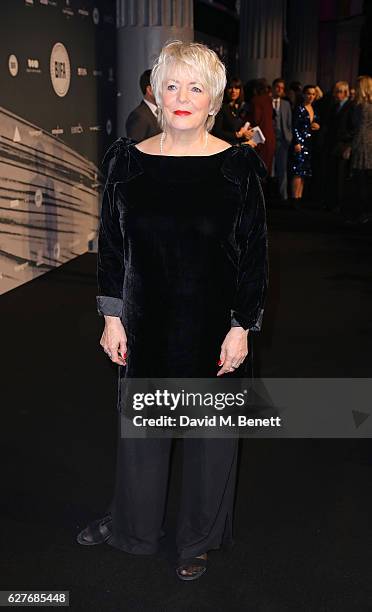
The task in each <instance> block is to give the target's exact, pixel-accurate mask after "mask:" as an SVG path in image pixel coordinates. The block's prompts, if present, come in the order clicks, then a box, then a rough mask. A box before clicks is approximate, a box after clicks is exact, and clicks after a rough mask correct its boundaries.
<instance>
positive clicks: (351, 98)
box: [349, 87, 355, 102]
mask: <svg viewBox="0 0 372 612" xmlns="http://www.w3.org/2000/svg"><path fill="white" fill-rule="evenodd" d="M349 97H350V100H351V101H352V102H354V100H355V87H350V96H349Z"/></svg>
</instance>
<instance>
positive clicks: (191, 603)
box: [0, 209, 372, 612]
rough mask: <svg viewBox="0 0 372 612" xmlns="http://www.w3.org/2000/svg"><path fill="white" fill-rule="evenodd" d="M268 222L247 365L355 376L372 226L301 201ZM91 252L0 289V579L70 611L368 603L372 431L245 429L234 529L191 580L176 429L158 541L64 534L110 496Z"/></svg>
mask: <svg viewBox="0 0 372 612" xmlns="http://www.w3.org/2000/svg"><path fill="white" fill-rule="evenodd" d="M269 228H270V281H271V282H270V292H269V299H268V303H267V308H266V314H265V320H264V328H263V331H262V332H261V334H259V335H257V336H256V338H255V344H254V349H255V363H256V371H255V373H256V375H258V374H260V375H261V376H268V377H369V376H370V375H371V366H372V360H371V357H372V342H371V340H372V315H371V313H372V282H371V280H372V235H371V230H370V229H369V228H368V227H362V228H346V227H344V226H343V224H342V223H341V221H340V219H339V218H338V217H336V216H335V215H332V214H330V213H325V212H323V211H317V210H310V209H308V210H303V211H301V212H295V211H290V210H280V209H271V210H270V211H269ZM95 265H96V258H95V256H94V255H92V254H86V255H83V256H81V257H79V258H77V259H76V260H74V261H72V262H69V263H67V264H65V265H64V266H62V267H60V268H59V269H57V270H55V271H52V272H50V273H48V274H46V275H44V276H42V277H40V278H38V279H36V280H34V281H32V282H30V283H28V284H26V285H24V286H21V287H19V288H17V289H15V290H13V291H10V292H9V293H7V294H5V295H3V296H1V297H0V316H1V321H2V346H3V355H4V362H3V368H2V373H3V380H2V394H1V400H2V401H1V404H2V424H1V433H2V436H1V467H2V470H1V472H2V487H1V493H2V495H1V519H0V520H1V524H0V529H1V566H0V589H3V590H5V589H14V590H17V591H19V590H22V591H24V590H25V589H28V590H43V591H45V590H69V591H70V598H71V609H72V610H74V611H80V610H82V611H85V612H90V611H95V612H101V611H102V612H106V611H107V612H118V611H127V610H128V611H132V610H149V611H150V610H151V611H175V612H178V611H183V610H185V611H186V610H188V611H190V610H191V611H194V610H195V611H199V610H200V611H207V610H208V611H209V610H216V611H230V610H239V611H240V610H246V611H249V612H286V611H294V612H300V611H304V612H344V611H345V612H348V611H350V612H354V611H355V612H367V611H368V610H372V583H371V576H372V560H371V550H372V546H371V544H372V542H371V527H372V522H371V516H372V482H371V480H372V460H371V455H372V449H371V446H372V444H371V441H369V440H347V439H339V440H324V439H322V440H315V439H302V440H295V439H287V440H286V439H282V440H280V439H275V440H274V439H252V440H245V441H244V442H243V443H242V444H241V454H240V466H239V480H238V487H237V498H236V510H235V545H234V547H233V549H232V550H231V551H230V552H228V553H221V552H217V551H216V552H212V553H211V554H210V566H209V569H208V572H207V574H206V575H205V576H203V577H202V578H201V579H200V580H199V581H196V582H192V583H182V582H180V581H179V580H178V579H177V578H176V576H175V573H174V569H173V567H172V565H171V564H170V562H169V559H170V556H171V550H172V542H173V533H174V525H175V518H176V513H177V500H178V490H179V480H180V466H181V460H182V446H181V443H180V442H179V441H178V442H176V443H175V448H174V454H173V467H172V476H171V486H170V493H169V500H168V507H167V524H168V535H167V538H166V541H165V543H164V547H163V550H162V552H161V553H160V554H159V555H158V556H156V557H145V556H143V557H138V556H134V555H129V554H126V553H123V552H119V551H117V550H114V549H112V548H110V547H109V546H106V545H102V546H96V547H85V548H84V547H81V546H79V545H78V544H76V543H75V536H76V534H77V532H78V531H79V530H80V529H81V528H83V527H84V526H85V525H86V523H87V522H88V521H90V520H93V519H94V518H97V517H99V516H100V514H101V513H102V511H103V510H104V509H105V508H106V506H107V504H108V503H109V501H110V496H111V491H112V486H113V478H114V466H115V443H116V418H117V415H116V412H115V391H116V371H115V367H114V366H112V364H111V363H110V362H109V361H108V359H107V358H106V357H105V356H104V354H103V353H102V350H101V348H100V347H99V339H100V334H101V331H102V319H101V318H100V317H98V315H97V314H96V310H95V293H96V286H95ZM150 349H151V347H150Z"/></svg>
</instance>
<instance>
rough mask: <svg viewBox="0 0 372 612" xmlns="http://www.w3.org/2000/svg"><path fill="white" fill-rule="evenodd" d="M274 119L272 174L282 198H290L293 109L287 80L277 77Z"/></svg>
mask: <svg viewBox="0 0 372 612" xmlns="http://www.w3.org/2000/svg"><path fill="white" fill-rule="evenodd" d="M272 93H273V111H274V115H273V121H274V130H275V136H276V145H275V153H274V162H273V167H272V176H274V177H276V179H277V181H278V189H279V194H280V197H281V199H282V200H287V199H288V192H287V164H288V149H289V145H290V144H291V141H292V109H291V105H290V103H289V102H288V100H285V99H284V96H285V81H284V80H283V79H275V80H274V81H273V85H272Z"/></svg>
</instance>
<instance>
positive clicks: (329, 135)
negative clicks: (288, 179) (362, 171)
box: [324, 81, 354, 212]
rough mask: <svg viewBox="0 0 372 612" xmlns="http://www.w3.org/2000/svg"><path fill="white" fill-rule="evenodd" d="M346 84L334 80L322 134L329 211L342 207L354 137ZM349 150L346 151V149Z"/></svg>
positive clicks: (351, 107) (351, 109)
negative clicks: (332, 100) (328, 110)
mask: <svg viewBox="0 0 372 612" xmlns="http://www.w3.org/2000/svg"><path fill="white" fill-rule="evenodd" d="M349 93H350V92H349V83H347V81H337V83H335V85H334V87H333V99H334V104H333V106H332V108H331V111H330V114H329V117H328V124H327V130H326V136H325V143H324V144H325V155H326V171H327V181H326V201H325V205H326V208H327V209H328V210H333V211H334V212H340V210H342V209H344V198H345V183H346V178H347V176H348V174H349V169H350V151H349V150H350V146H351V142H352V139H353V122H352V115H353V106H354V105H353V103H352V101H351V100H350V96H349ZM348 151H349V152H348Z"/></svg>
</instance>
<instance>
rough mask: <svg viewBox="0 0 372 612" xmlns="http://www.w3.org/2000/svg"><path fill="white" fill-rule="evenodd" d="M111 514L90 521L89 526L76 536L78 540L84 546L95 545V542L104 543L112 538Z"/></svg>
mask: <svg viewBox="0 0 372 612" xmlns="http://www.w3.org/2000/svg"><path fill="white" fill-rule="evenodd" d="M111 521H112V518H111V515H107V516H104V517H103V518H101V519H98V521H93V523H89V525H88V527H85V529H83V531H80V533H79V534H78V535H77V536H76V541H77V542H78V544H82V546H94V545H95V544H103V543H104V542H107V540H109V539H110V536H111V531H110V529H109V526H110V525H111Z"/></svg>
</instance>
